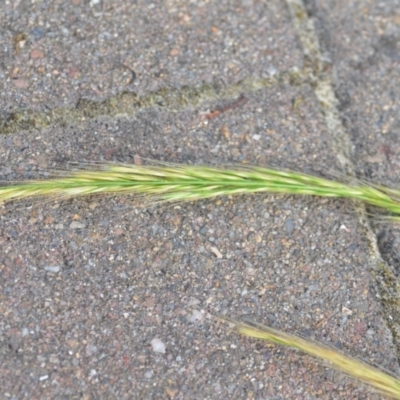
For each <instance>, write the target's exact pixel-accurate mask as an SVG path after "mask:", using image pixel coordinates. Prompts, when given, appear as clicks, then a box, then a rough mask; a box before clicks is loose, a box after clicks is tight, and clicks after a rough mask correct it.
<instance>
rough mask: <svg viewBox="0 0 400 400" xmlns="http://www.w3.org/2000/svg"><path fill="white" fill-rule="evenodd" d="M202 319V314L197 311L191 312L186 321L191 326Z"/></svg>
mask: <svg viewBox="0 0 400 400" xmlns="http://www.w3.org/2000/svg"><path fill="white" fill-rule="evenodd" d="M202 319H203V313H202V312H201V311H199V310H193V312H192V314H191V315H190V316H189V318H188V320H189V322H191V323H192V324H194V323H195V322H199V321H201V320H202Z"/></svg>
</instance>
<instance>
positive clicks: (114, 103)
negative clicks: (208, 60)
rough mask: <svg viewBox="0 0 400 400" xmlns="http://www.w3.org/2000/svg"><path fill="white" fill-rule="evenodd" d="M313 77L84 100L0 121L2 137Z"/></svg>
mask: <svg viewBox="0 0 400 400" xmlns="http://www.w3.org/2000/svg"><path fill="white" fill-rule="evenodd" d="M310 77H312V74H310V70H309V69H308V68H305V69H304V70H299V69H297V68H294V69H292V70H288V71H283V72H281V73H277V74H275V75H273V76H271V77H267V78H247V79H244V80H242V81H240V82H238V83H234V84H231V85H217V84H204V85H199V86H186V87H182V88H179V89H167V88H162V89H160V90H158V91H155V92H150V93H148V94H146V95H144V96H138V95H137V94H136V93H134V92H122V93H119V94H117V95H116V96H112V97H109V98H108V99H106V100H104V101H102V102H98V101H93V100H87V99H81V100H80V101H78V103H77V104H76V106H75V107H59V108H53V109H50V110H46V111H33V110H20V111H16V112H13V113H10V114H8V115H6V117H4V118H0V134H12V133H17V132H21V131H33V130H38V129H43V128H46V127H48V126H63V125H66V124H82V123H85V122H87V121H88V120H90V119H94V118H96V117H99V116H111V117H124V116H125V117H132V116H134V115H135V114H137V113H138V112H140V111H143V110H145V109H148V108H151V107H163V108H166V109H168V110H169V111H171V112H178V111H183V110H184V109H186V108H189V107H198V106H200V105H202V104H204V103H206V102H209V101H215V100H229V99H234V98H236V97H237V96H239V95H241V94H245V93H250V92H255V91H257V90H260V89H263V88H266V87H269V86H272V85H275V84H285V83H286V84H289V85H294V86H300V85H303V84H310V85H312V84H313V82H312V79H311V78H310Z"/></svg>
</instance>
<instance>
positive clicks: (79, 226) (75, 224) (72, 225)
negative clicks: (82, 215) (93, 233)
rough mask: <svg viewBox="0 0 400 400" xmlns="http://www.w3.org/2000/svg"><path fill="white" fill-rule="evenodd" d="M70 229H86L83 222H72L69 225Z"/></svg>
mask: <svg viewBox="0 0 400 400" xmlns="http://www.w3.org/2000/svg"><path fill="white" fill-rule="evenodd" d="M69 227H70V229H83V228H84V227H85V224H83V223H82V222H78V221H72V222H71V223H70V224H69Z"/></svg>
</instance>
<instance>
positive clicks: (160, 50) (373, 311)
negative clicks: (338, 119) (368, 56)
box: [0, 0, 398, 399]
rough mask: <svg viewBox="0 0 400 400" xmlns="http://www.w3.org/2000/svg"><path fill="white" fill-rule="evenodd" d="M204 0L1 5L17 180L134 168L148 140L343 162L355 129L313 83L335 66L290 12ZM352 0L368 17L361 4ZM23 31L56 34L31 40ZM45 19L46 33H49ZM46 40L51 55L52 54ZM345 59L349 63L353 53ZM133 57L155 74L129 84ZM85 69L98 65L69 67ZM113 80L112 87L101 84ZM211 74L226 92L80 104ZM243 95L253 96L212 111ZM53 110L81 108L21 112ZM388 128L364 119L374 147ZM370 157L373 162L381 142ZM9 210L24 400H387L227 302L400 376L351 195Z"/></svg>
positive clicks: (215, 155)
mask: <svg viewBox="0 0 400 400" xmlns="http://www.w3.org/2000/svg"><path fill="white" fill-rule="evenodd" d="M95 3H96V4H95ZM184 3H185V4H180V3H179V2H172V1H171V2H163V4H164V5H163V6H161V5H160V4H158V3H155V2H153V3H151V4H152V5H151V6H149V3H147V2H132V3H128V2H124V1H120V2H114V5H113V8H112V9H111V8H107V7H109V6H107V5H105V4H103V3H102V2H99V3H97V2H88V3H83V2H79V1H78V0H72V1H70V2H60V3H57V2H51V3H46V2H42V4H41V5H39V4H36V3H33V4H31V3H30V2H29V3H28V2H26V3H25V2H21V3H20V4H19V5H13V4H11V2H8V3H6V4H5V5H3V6H1V7H4V13H0V15H4V16H3V17H2V18H3V19H4V21H5V22H6V23H5V24H3V23H2V24H1V26H2V28H1V29H2V32H1V36H0V40H1V41H3V42H4V47H3V48H8V49H9V50H8V51H9V52H8V54H9V55H10V58H11V60H12V63H11V66H10V65H9V64H8V63H6V67H5V69H4V70H3V74H4V77H5V80H4V91H2V95H1V100H0V102H1V107H2V108H3V117H4V118H3V122H4V121H8V123H9V125H8V126H11V127H14V128H15V129H14V128H13V129H10V130H9V132H12V133H10V134H7V135H6V134H4V135H2V136H0V175H1V177H2V179H4V180H13V179H20V178H30V177H34V176H40V175H41V174H43V169H49V168H57V167H58V168H60V167H62V166H64V165H65V164H66V163H67V162H69V161H78V162H79V161H98V160H100V161H105V160H108V161H118V162H132V161H133V156H134V155H135V154H139V155H140V156H141V157H144V158H145V157H149V158H153V159H157V160H163V161H172V162H188V163H219V164H221V163H223V164H225V163H232V162H239V163H240V162H251V163H257V162H258V163H261V164H277V165H280V166H283V167H292V166H296V167H298V168H300V169H303V170H304V169H305V170H313V169H314V170H315V169H316V170H319V169H320V168H321V167H326V166H328V167H329V168H331V167H332V166H333V167H334V168H336V169H339V168H340V163H339V162H338V161H337V158H338V157H337V156H338V154H337V143H336V142H335V141H336V138H333V137H332V135H331V131H330V130H329V124H328V123H327V121H326V118H324V113H323V108H322V107H321V104H320V103H319V101H318V99H317V97H316V95H315V93H314V90H313V88H314V87H315V79H319V76H318V75H316V76H311V75H310V74H309V73H308V72H306V71H307V70H306V69H305V68H308V67H309V65H308V64H309V63H310V60H309V59H307V58H306V60H305V64H307V65H303V49H302V46H301V44H300V40H299V39H297V36H296V33H295V30H294V28H293V27H294V26H295V24H294V23H293V21H292V19H291V17H290V13H289V8H290V7H289V6H288V7H286V5H285V3H281V2H247V1H237V2H196V3H193V4H192V3H187V2H184ZM357 4H358V3H357ZM300 5H301V3H300ZM308 6H309V8H310V9H309V10H308V11H309V15H306V16H305V18H311V17H310V16H313V18H315V21H316V26H317V33H319V34H320V31H319V30H318V29H319V28H318V23H317V22H318V21H324V17H325V16H326V15H327V14H326V13H327V12H328V8H325V5H324V4H322V5H320V4H315V5H314V8H312V9H311V6H310V5H309V4H308ZM43 10H44V11H46V12H44V11H43ZM368 12H369V11H368ZM346 13H347V14H346V16H345V17H346V19H347V20H349V21H353V22H354V26H355V27H356V26H357V24H358V18H359V17H358V14H357V13H355V12H354V13H353V11H351V12H350V11H347V12H346ZM339 14H340V11H338V10H337V9H336V8H334V9H333V10H332V15H333V16H336V15H339ZM343 15H344V14H343ZM310 20H311V19H310ZM32 21H33V22H32ZM333 21H336V20H333ZM337 21H338V22H337V24H336V25H335V23H334V22H333V23H332V24H333V25H332V26H330V25H327V26H326V27H325V29H326V30H327V31H328V32H329V33H330V35H331V36H333V37H335V35H336V32H337V29H336V28H337V25H340V24H342V25H343V26H344V28H346V29H350V27H351V25H350V23H348V24H346V23H344V22H342V20H340V19H339V20H337ZM339 21H341V22H340V24H339ZM16 22H18V24H20V25H18V24H17V25H14V26H15V28H13V30H11V29H10V26H11V24H15V23H16ZM360 24H361V22H360ZM23 26H28V27H29V29H28V28H26V30H27V31H28V33H29V35H28V37H31V36H34V35H35V33H33V32H36V36H37V38H36V39H35V40H33V39H27V41H26V43H25V45H24V46H20V44H18V43H17V46H20V47H21V48H20V50H19V54H11V53H13V51H14V48H13V47H12V46H13V44H12V38H13V37H15V32H18V31H21V32H25V29H22V27H23ZM340 26H341V25H340ZM37 27H44V28H43V29H45V33H44V34H43V36H42V37H41V38H39V36H40V35H41V33H40V32H42V31H40V29H35V28H37ZM355 27H353V29H354V30H355V29H356V28H355ZM79 30H80V31H79ZM67 31H68V32H67ZM49 32H53V33H54V35H49V34H48V33H49ZM39 33H40V35H39ZM106 33H109V34H110V35H111V37H110V38H109V37H108V36H107V35H106ZM116 34H118V36H116ZM338 35H339V34H338ZM320 36H321V37H322V35H321V34H320ZM332 40H333V39H332ZM335 40H336V39H335ZM337 40H339V39H337ZM371 40H375V39H374V36H373V35H371ZM7 46H8V47H7ZM337 46H339V45H337ZM334 48H335V49H336V47H334ZM338 48H339V47H338ZM351 48H352V47H351V45H349V51H350V52H351ZM10 49H11V50H10ZM35 49H38V51H43V53H44V54H45V55H46V56H45V57H43V58H41V57H40V56H41V54H39V53H38V52H36V53H33V55H34V56H35V57H33V56H32V52H33V51H34V50H35ZM102 49H103V53H102V54H101V55H99V54H98V52H100V53H101V52H102ZM329 49H330V48H327V49H325V48H324V47H323V46H322V51H323V52H328V50H329ZM343 52H344V50H343ZM48 54H53V56H52V57H53V58H52V59H51V60H50V58H49V56H48ZM332 54H334V55H335V54H336V53H334V52H333V51H332ZM337 54H339V52H338V53H337ZM340 54H341V53H340ZM343 54H344V55H343V57H344V59H346V57H350V56H349V55H346V54H347V53H345V52H344V53H343ZM67 55H68V56H67ZM334 55H333V56H332V60H333V62H332V63H333V67H334V68H336V67H337V71H335V74H333V75H332V76H333V77H336V76H337V74H339V73H342V74H345V73H346V68H347V67H346V65H342V63H341V61H340V60H339V59H338V60H335V58H334ZM68 57H69V59H68V60H67V58H68ZM100 59H104V60H105V61H104V65H103V64H101V63H99V60H100ZM34 60H39V61H34ZM115 60H118V63H119V62H123V63H126V64H127V65H128V66H129V68H131V69H132V70H134V71H135V79H134V80H133V81H132V82H130V83H128V84H127V83H126V82H127V81H125V80H124V79H125V78H124V77H126V79H129V74H128V75H124V73H125V72H123V71H125V69H126V68H125V67H123V68H122V70H121V71H122V72H120V73H117V74H116V75H115V76H114V75H112V73H111V75H112V76H114V77H116V78H121V80H120V81H116V80H112V79H111V78H110V76H111V75H107V74H109V71H112V69H111V70H110V68H109V65H112V63H113V62H115ZM266 60H267V61H266ZM111 61H112V63H111ZM156 61H157V62H156ZM394 62H395V61H393V63H394ZM41 67H43V68H45V70H46V74H45V75H43V77H42V78H41V79H42V80H40V79H39V78H37V77H38V76H39V74H40V72H39V68H41ZM73 67H75V68H76V71H78V72H76V75H74V74H72V73H71V74H70V75H68V73H69V72H68V71H71V68H73ZM311 67H312V59H311ZM15 68H19V72H18V74H19V75H18V77H17V78H16V77H15V76H14V77H13V75H12V74H13V70H14V69H15ZM296 68H297V69H298V72H296ZM54 69H56V70H57V71H59V74H54V73H53V72H52V71H54ZM160 71H161V72H160ZM47 72H48V73H49V74H50V76H47ZM295 73H297V74H298V75H299V76H298V77H297V79H293V77H294V76H295ZM324 73H326V72H324ZM393 73H394V74H395V72H393ZM63 74H64V75H63ZM105 76H107V77H108V79H111V80H109V81H107V82H111V83H108V84H104V86H102V87H101V85H102V82H104V77H105ZM343 76H344V77H345V78H343V79H344V80H343V82H346V79H348V78H346V75H343ZM394 76H395V75H394ZM35 77H36V78H35ZM130 77H132V75H131V76H130ZM264 78H265V79H266V80H264V81H263V80H262V79H264ZM16 79H28V80H29V85H28V86H27V87H23V85H22V84H17V85H15V81H16ZM35 79H37V80H35ZM216 79H217V80H219V81H218V82H217V83H218V85H217V86H213V85H214V84H215V82H214V81H215V80H216ZM242 79H245V82H247V83H246V84H242V83H240V82H239V81H240V80H242ZM60 80H64V84H63V85H59V83H60ZM39 81H41V82H42V86H40V85H39V84H37V82H39ZM349 81H350V79H349ZM365 81H366V82H367V86H368V84H370V83H369V82H370V81H369V80H368V76H365ZM43 82H44V83H43ZM118 82H120V83H118ZM221 82H222V83H221ZM204 83H206V84H211V87H212V88H214V89H215V88H216V89H215V90H214V91H213V90H211V91H209V88H207V90H206V89H204V90H203V91H202V90H200V91H197V92H196V90H194V92H193V93H197V94H195V95H193V97H191V98H190V101H186V102H183V103H182V102H181V101H180V100H170V98H169V97H168V96H167V97H168V99H169V100H165V98H166V97H163V101H161V102H160V103H159V104H157V102H149V103H141V104H139V105H137V106H135V107H136V108H135V110H134V112H133V111H129V112H121V110H122V108H118V107H120V105H119V104H120V103H118V101H117V105H115V107H114V108H112V107H111V108H110V107H109V108H101V107H100V106H98V107H97V106H96V105H95V104H96V103H93V104H94V105H93V106H92V105H91V106H90V107H92V108H93V109H95V110H96V112H93V114H90V113H89V112H86V111H85V113H82V112H81V111H80V110H82V103H81V108H79V107H75V102H76V101H77V99H78V98H80V97H81V96H83V97H88V98H90V99H91V100H92V101H95V102H97V101H98V102H100V101H103V100H104V99H107V98H109V97H110V96H111V97H112V96H115V95H116V94H118V93H120V92H121V91H125V90H127V91H135V92H137V94H138V96H139V97H140V96H142V97H143V96H148V95H149V93H151V92H152V91H158V92H157V93H158V94H157V96H161V97H162V94H163V93H164V96H165V91H167V92H168V93H175V92H174V90H176V89H178V91H179V89H180V88H182V87H183V86H184V85H189V87H190V88H196V87H201V85H203V84H204ZM241 84H242V86H240V85H241ZM18 85H20V86H19V87H18ZM238 85H239V86H238ZM371 85H372V83H371ZM99 88H100V89H99ZM164 89H165V90H164ZM163 90H164V92H163ZM366 93H368V92H366ZM362 94H364V92H363V93H362ZM240 95H242V96H243V97H242V98H245V101H242V102H240V103H238V106H237V107H234V108H232V109H229V107H227V108H226V111H225V112H222V113H221V114H219V115H218V116H216V117H214V118H211V119H209V118H207V115H210V113H212V111H213V110H216V109H218V108H220V109H223V107H224V106H227V105H229V104H234V103H235V102H236V101H237V99H238V98H239V96H240ZM382 95H383V94H382ZM196 96H197V98H196ZM360 96H361V95H360ZM116 98H117V99H118V97H116ZM133 98H134V96H132V97H129V96H128V97H127V99H128V100H126V101H127V102H128V103H129V101H133V100H132V99H133ZM364 98H366V96H365V97H364ZM174 99H176V98H175V97H174ZM377 101H380V99H379V98H378V97H377ZM166 103H167V104H169V106H166V105H165V104H166ZM90 104H92V103H90ZM97 104H101V103H97ZM352 104H353V103H352ZM380 104H381V103H380ZM382 104H383V103H382ZM128 106H129V104H128ZM128 106H127V107H128ZM356 106H357V107H358V105H356ZM356 106H354V107H356ZM46 107H50V108H53V107H54V108H58V109H60V110H63V109H64V110H66V109H69V110H72V114H71V113H70V111H68V112H65V116H63V118H64V119H63V120H62V122H60V121H61V119H57V118H55V117H52V116H51V113H49V115H50V116H49V118H50V122H51V123H49V124H48V125H45V124H42V125H41V124H40V123H38V124H37V125H35V124H34V123H30V122H29V123H27V124H25V125H24V128H23V129H21V128H20V127H21V126H20V125H18V121H17V120H16V119H15V118H14V119H8V120H7V116H9V115H10V114H9V112H10V111H15V112H17V114H18V113H19V112H21V111H22V110H24V109H29V110H33V111H32V112H33V114H34V115H39V114H35V113H38V112H42V111H43V109H45V108H46ZM96 107H97V108H96ZM121 107H122V106H121ZM83 109H85V108H83ZM38 110H39V111H38ZM74 110H78V111H74ZM85 110H87V109H85ZM103 110H106V111H105V112H103ZM110 110H111V111H110ZM129 110H131V108H129ZM125 111H126V109H125ZM339 111H340V113H342V114H341V115H346V112H347V111H345V110H343V109H341V108H340V109H339ZM74 112H76V113H75V114H74ZM71 115H72V116H71ZM68 116H69V117H68ZM77 116H79V117H78V118H77ZM41 118H42V117H41ZM52 118H53V119H52ZM83 118H85V119H83ZM357 123H358V122H357ZM4 126H5V125H4V124H3V127H4ZM351 126H353V125H351ZM354 126H355V125H354ZM0 128H1V127H0ZM346 128H347V130H349V127H348V126H346ZM370 132H371V131H370V130H363V131H360V141H359V142H358V141H357V140H355V142H354V143H355V146H356V147H357V146H358V145H359V143H360V142H361V135H365V138H364V140H365V143H369V142H368V139H367V138H368V137H369V135H370ZM352 139H353V140H354V137H352ZM388 143H390V142H388ZM371 144H372V141H371ZM357 151H358V150H357ZM394 151H397V150H394ZM352 161H353V162H354V164H356V166H357V168H358V169H360V166H361V167H362V165H363V156H362V153H357V152H356V153H355V154H354V159H352ZM0 221H1V225H0V248H1V254H0V273H1V276H2V278H1V279H2V292H1V301H0V307H1V312H0V315H1V316H0V341H1V342H0V343H1V346H0V359H1V361H2V362H0V386H1V387H2V388H4V389H3V390H4V396H5V397H7V398H15V399H23V398H30V399H33V398H41V399H42V398H87V399H91V398H123V399H124V398H126V399H131V398H143V399H147V398H149V399H153V398H154V399H156V398H173V399H194V398H195V399H197V398H199V399H200V398H201V399H205V398H208V399H214V398H238V399H241V398H243V399H247V398H249V399H251V398H254V399H264V398H274V399H279V398H282V399H284V398H291V399H294V398H296V399H297V398H298V399H303V398H304V399H316V398H318V399H330V398H332V397H333V398H335V399H336V398H337V399H340V398H343V399H351V398H354V399H356V398H357V399H358V398H371V399H374V398H376V399H378V398H380V397H379V396H378V395H376V394H374V393H373V392H372V391H371V390H369V389H367V388H365V387H362V386H361V387H360V386H359V385H358V384H357V383H355V382H353V381H352V380H350V379H348V378H346V377H344V376H342V375H340V374H338V373H336V372H333V371H331V370H328V369H326V368H325V367H323V366H320V365H318V364H316V363H315V361H314V360H312V359H311V358H309V357H307V356H304V355H300V354H298V353H295V352H293V351H291V350H287V349H282V348H277V347H274V346H269V345H268V344H266V343H260V342H256V341H252V340H248V339H244V338H241V337H238V336H237V335H234V334H229V332H227V330H226V327H222V326H218V325H216V324H215V323H212V321H211V319H210V315H211V314H214V315H215V314H217V315H218V314H223V315H229V316H231V317H237V318H242V317H243V316H248V317H250V318H253V319H255V320H257V321H260V322H265V323H267V324H269V325H272V326H275V327H278V328H281V329H285V330H291V331H295V332H299V333H301V334H303V335H305V336H307V337H311V338H314V339H317V340H320V341H323V342H325V343H328V344H331V345H334V346H336V347H339V348H340V349H342V350H343V351H344V352H346V353H349V354H351V355H354V356H358V357H362V358H364V359H366V360H370V361H373V362H376V363H378V364H380V365H383V366H384V367H386V368H387V369H389V370H391V371H394V372H397V371H398V363H397V354H396V350H395V346H394V344H393V338H392V333H391V331H390V330H389V329H388V327H387V325H386V320H385V313H384V311H383V309H382V304H381V302H380V301H379V296H380V293H381V292H380V291H379V290H380V286H379V285H378V284H377V283H376V281H375V279H374V277H373V276H372V274H371V273H370V271H371V270H375V269H376V265H375V264H376V262H377V261H376V259H374V258H373V257H372V256H371V251H370V248H369V242H368V241H367V240H366V238H365V228H364V226H363V225H362V224H360V223H359V217H358V214H357V212H356V211H355V209H354V207H353V205H351V204H349V203H347V202H344V201H341V200H327V199H311V198H295V197H287V196H281V197H276V196H264V195H263V196H247V197H246V196H240V197H235V198H221V199H215V200H210V201H200V202H196V203H191V204H180V205H168V206H159V207H150V208H147V209H146V208H143V205H142V203H141V201H140V199H133V198H131V197H118V196H115V197H113V196H111V197H91V198H87V199H75V200H68V201H64V202H60V203H56V204H53V203H51V202H45V203H43V202H40V201H39V202H38V201H36V202H33V205H32V203H31V202H23V203H21V204H9V205H5V206H3V207H2V208H0ZM212 248H216V249H218V251H219V252H220V253H221V254H222V258H217V257H216V255H215V251H213V249H212ZM154 340H156V341H154ZM157 343H158V344H159V345H160V347H158V348H157V346H155V345H156V344H157ZM163 344H164V345H165V352H163V346H162V345H163ZM157 349H158V350H159V351H160V352H158V351H155V350H157Z"/></svg>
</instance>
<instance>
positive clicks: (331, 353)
mask: <svg viewBox="0 0 400 400" xmlns="http://www.w3.org/2000/svg"><path fill="white" fill-rule="evenodd" d="M220 320H222V321H225V322H229V323H232V324H233V325H234V327H235V330H236V331H237V332H239V333H240V334H242V335H244V336H248V337H251V338H257V339H262V340H267V341H269V342H272V343H276V344H279V345H282V346H286V347H290V348H293V349H296V350H301V351H303V352H305V353H307V354H310V355H311V356H314V357H317V358H318V359H320V360H323V361H324V363H327V364H328V365H331V366H332V367H334V368H335V369H337V370H339V371H341V372H343V373H345V374H347V375H349V376H351V377H353V378H355V379H358V380H359V381H361V382H363V383H366V384H368V385H369V386H371V387H373V388H374V389H375V390H377V391H378V392H379V393H381V394H383V395H385V396H388V397H390V398H394V399H400V380H399V379H397V378H395V377H393V376H391V375H389V374H387V373H385V372H383V371H382V370H380V369H378V368H375V367H372V366H370V365H368V364H366V363H364V362H361V361H359V360H356V359H354V358H351V357H349V356H346V355H344V354H343V353H341V352H340V351H338V350H335V349H333V348H331V347H328V346H325V345H322V344H318V343H315V342H312V341H309V340H306V339H303V338H301V337H298V336H295V335H292V334H289V333H285V332H282V331H279V330H277V329H273V328H270V327H268V326H264V325H261V324H256V323H244V322H240V321H235V320H230V319H224V318H222V319H220Z"/></svg>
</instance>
